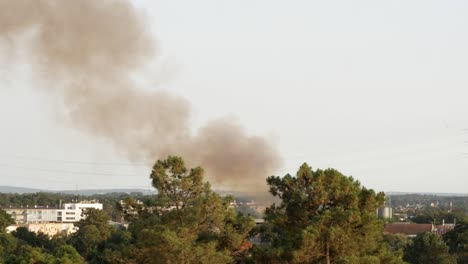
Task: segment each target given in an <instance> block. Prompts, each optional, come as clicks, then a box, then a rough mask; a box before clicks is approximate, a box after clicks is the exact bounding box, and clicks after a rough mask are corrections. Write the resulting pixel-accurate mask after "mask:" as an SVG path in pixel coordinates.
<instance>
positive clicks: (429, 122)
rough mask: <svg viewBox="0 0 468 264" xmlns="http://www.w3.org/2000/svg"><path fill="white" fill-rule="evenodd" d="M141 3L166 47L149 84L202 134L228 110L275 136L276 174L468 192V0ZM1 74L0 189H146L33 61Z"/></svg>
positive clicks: (141, 173) (138, 169) (252, 129)
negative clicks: (71, 115)
mask: <svg viewBox="0 0 468 264" xmlns="http://www.w3.org/2000/svg"><path fill="white" fill-rule="evenodd" d="M134 2H135V3H136V5H137V7H138V8H139V9H141V10H142V11H143V12H144V13H145V14H146V16H147V20H148V30H150V31H152V32H154V35H155V36H156V37H157V39H158V44H159V50H160V58H159V60H158V61H157V63H155V65H150V66H148V71H149V72H151V74H152V76H153V77H154V79H156V81H147V80H146V79H142V80H141V82H142V83H144V84H145V85H143V86H144V87H145V88H143V89H147V90H148V89H153V90H155V91H157V90H168V91H171V92H173V93H175V94H178V95H181V96H183V97H185V98H187V99H188V100H189V101H190V102H191V104H192V107H193V109H194V111H195V114H194V116H193V127H194V128H196V127H198V126H199V125H200V124H202V123H203V122H205V121H206V120H211V119H213V118H217V117H222V116H231V117H234V118H237V119H238V120H239V122H241V123H242V124H243V125H244V126H245V127H246V128H247V130H248V131H249V133H251V134H256V135H264V136H266V137H268V138H270V139H272V140H273V141H275V142H277V144H278V145H279V149H280V151H281V154H282V155H283V157H284V166H283V168H282V169H281V170H279V171H277V172H273V173H274V174H276V175H284V174H285V173H287V172H290V173H295V172H296V170H297V168H298V167H299V166H300V164H301V163H302V162H304V161H306V162H307V163H309V165H311V166H312V167H313V168H327V167H334V168H336V169H338V170H340V171H341V172H343V173H344V174H347V175H352V176H354V177H355V178H357V179H359V180H360V181H361V183H363V185H365V186H367V187H370V188H375V189H376V190H379V191H419V192H465V193H466V192H467V186H468V175H467V174H468V173H467V172H468V154H467V153H468V103H467V101H468V74H467V73H468V49H467V48H466V47H468V17H467V16H466V14H468V2H466V1H461V0H460V1H427V0H425V1H375V0H373V1H370V0H369V1H273V0H248V1H247V0H236V1H233V0H229V1H228V0H199V1H169V0H166V1H163V0H157V1H154V0H138V1H134ZM3 59H4V60H5V59H8V58H3ZM0 67H1V69H0V74H1V76H0V80H1V83H0V87H1V89H0V120H1V121H2V122H1V124H0V129H1V135H2V136H1V137H0V185H14V186H23V187H36V188H48V189H74V188H112V187H120V188H122V187H148V186H149V178H148V175H149V168H147V167H144V166H129V165H128V164H129V163H130V162H129V161H127V160H126V158H125V155H124V154H123V153H119V152H118V151H116V150H115V149H113V147H112V146H111V145H110V143H109V142H106V140H105V139H102V138H94V137H92V136H89V135H87V134H84V133H82V132H81V131H79V130H75V129H74V128H73V127H72V126H69V125H67V122H66V121H64V120H63V119H64V118H63V116H62V115H60V113H63V112H65V110H60V111H56V110H57V109H52V107H53V105H55V104H52V103H51V100H54V99H53V98H50V97H48V96H47V95H45V94H41V93H40V92H39V91H37V90H34V89H33V87H35V85H37V84H36V83H35V81H34V80H33V79H32V77H31V76H30V74H29V71H30V69H29V67H28V65H24V64H18V63H13V64H0ZM57 112H58V113H59V114H58V113H57ZM111 175H112V176H111ZM266 176H268V175H261V176H260V177H266Z"/></svg>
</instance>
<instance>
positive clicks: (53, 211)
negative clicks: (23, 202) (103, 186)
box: [2, 200, 103, 236]
mask: <svg viewBox="0 0 468 264" xmlns="http://www.w3.org/2000/svg"><path fill="white" fill-rule="evenodd" d="M89 208H94V209H98V210H102V208H103V205H102V203H98V202H97V201H94V200H93V201H81V202H77V203H66V204H64V205H63V206H58V208H51V207H49V206H36V205H35V206H31V207H30V206H22V207H7V208H2V209H3V210H5V212H6V213H7V214H9V215H11V218H12V219H13V220H14V221H15V225H11V226H9V227H8V228H7V231H9V232H11V231H13V230H16V229H17V228H18V227H20V226H24V227H27V228H28V230H29V231H31V232H36V233H38V232H42V233H44V234H47V235H49V236H53V235H56V234H63V233H66V234H71V233H73V232H75V231H76V227H75V226H74V224H73V223H76V222H79V221H80V220H81V219H83V218H84V215H83V212H84V211H85V210H86V209H89Z"/></svg>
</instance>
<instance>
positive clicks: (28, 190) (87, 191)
mask: <svg viewBox="0 0 468 264" xmlns="http://www.w3.org/2000/svg"><path fill="white" fill-rule="evenodd" d="M37 192H48V193H64V194H76V195H93V194H106V193H143V194H154V193H156V191H154V190H147V189H83V190H81V189H78V190H58V191H57V190H41V189H34V188H24V187H14V186H0V193H20V194H23V193H37Z"/></svg>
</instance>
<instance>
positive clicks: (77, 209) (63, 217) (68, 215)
mask: <svg viewBox="0 0 468 264" xmlns="http://www.w3.org/2000/svg"><path fill="white" fill-rule="evenodd" d="M89 208H94V209H98V210H102V204H101V203H97V202H95V201H82V202H79V203H66V204H64V205H63V209H59V210H57V220H56V221H57V222H61V223H70V222H78V221H80V220H81V219H82V218H83V215H82V213H83V211H84V210H86V209H89Z"/></svg>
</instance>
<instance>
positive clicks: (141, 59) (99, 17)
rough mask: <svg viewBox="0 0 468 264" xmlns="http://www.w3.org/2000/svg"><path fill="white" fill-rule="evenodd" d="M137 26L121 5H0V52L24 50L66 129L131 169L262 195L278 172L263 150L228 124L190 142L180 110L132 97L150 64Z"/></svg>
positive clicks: (160, 98) (54, 1)
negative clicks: (169, 164) (183, 174)
mask: <svg viewBox="0 0 468 264" xmlns="http://www.w3.org/2000/svg"><path fill="white" fill-rule="evenodd" d="M144 22H145V21H144V19H142V15H141V14H140V13H139V12H137V10H135V8H134V7H133V6H132V5H131V3H130V1H124V0H0V43H3V44H5V43H6V45H4V48H3V49H2V50H0V52H2V53H4V54H12V52H13V50H14V46H15V45H14V43H13V44H11V43H12V42H14V40H15V39H21V40H22V41H23V43H24V42H26V46H27V47H28V50H29V54H31V56H30V58H28V62H29V63H31V64H32V65H33V69H34V72H35V74H36V75H37V76H36V77H37V78H38V80H41V81H42V82H45V83H46V85H42V86H43V87H45V88H43V89H44V90H45V91H46V92H47V93H49V94H51V95H54V96H59V98H63V99H61V100H63V102H64V103H65V105H66V107H67V113H68V115H69V117H70V118H71V120H72V121H73V123H74V124H76V126H77V127H78V128H80V129H84V130H86V131H87V132H89V133H92V134H93V135H97V136H101V137H106V138H108V139H109V140H110V141H111V142H112V143H113V144H114V145H115V146H116V147H117V148H118V149H121V150H122V151H125V153H127V154H128V156H129V158H130V159H131V160H134V161H136V160H141V161H145V162H146V163H148V164H149V165H150V164H151V163H152V162H154V161H155V160H156V159H158V158H165V157H166V156H167V155H180V156H182V157H184V159H185V160H187V161H188V162H189V163H190V164H200V165H201V166H203V167H204V168H205V170H206V172H207V177H208V179H209V180H210V181H211V182H212V183H213V184H214V185H215V186H221V187H229V188H232V189H234V190H241V191H254V190H258V188H261V189H265V180H264V179H265V177H266V176H268V175H270V174H271V173H273V172H274V169H276V168H277V167H278V165H280V163H281V159H280V157H279V154H278V151H277V149H276V148H275V147H274V146H273V145H271V144H270V142H268V141H267V140H265V139H264V138H261V137H255V136H249V135H247V134H246V132H245V131H244V130H243V128H242V127H241V126H240V125H238V124H236V123H234V122H231V121H229V120H226V119H219V120H215V121H212V122H208V124H206V125H205V126H203V127H201V128H200V129H199V130H198V131H197V133H195V135H194V134H193V133H192V132H191V130H190V113H191V109H190V104H189V102H188V101H187V100H185V99H184V98H182V97H179V96H175V95H172V94H168V93H162V92H160V93H148V92H144V91H142V90H139V89H137V87H135V86H136V85H135V82H134V81H132V74H135V73H137V72H138V70H141V69H142V68H143V67H144V66H146V65H147V64H148V63H150V62H151V61H152V60H154V59H155V56H156V55H157V49H156V48H155V47H156V45H155V41H154V40H153V38H152V36H151V35H150V34H149V32H148V31H147V30H146V25H145V23H144ZM8 43H10V44H8ZM23 46H24V45H23Z"/></svg>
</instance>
